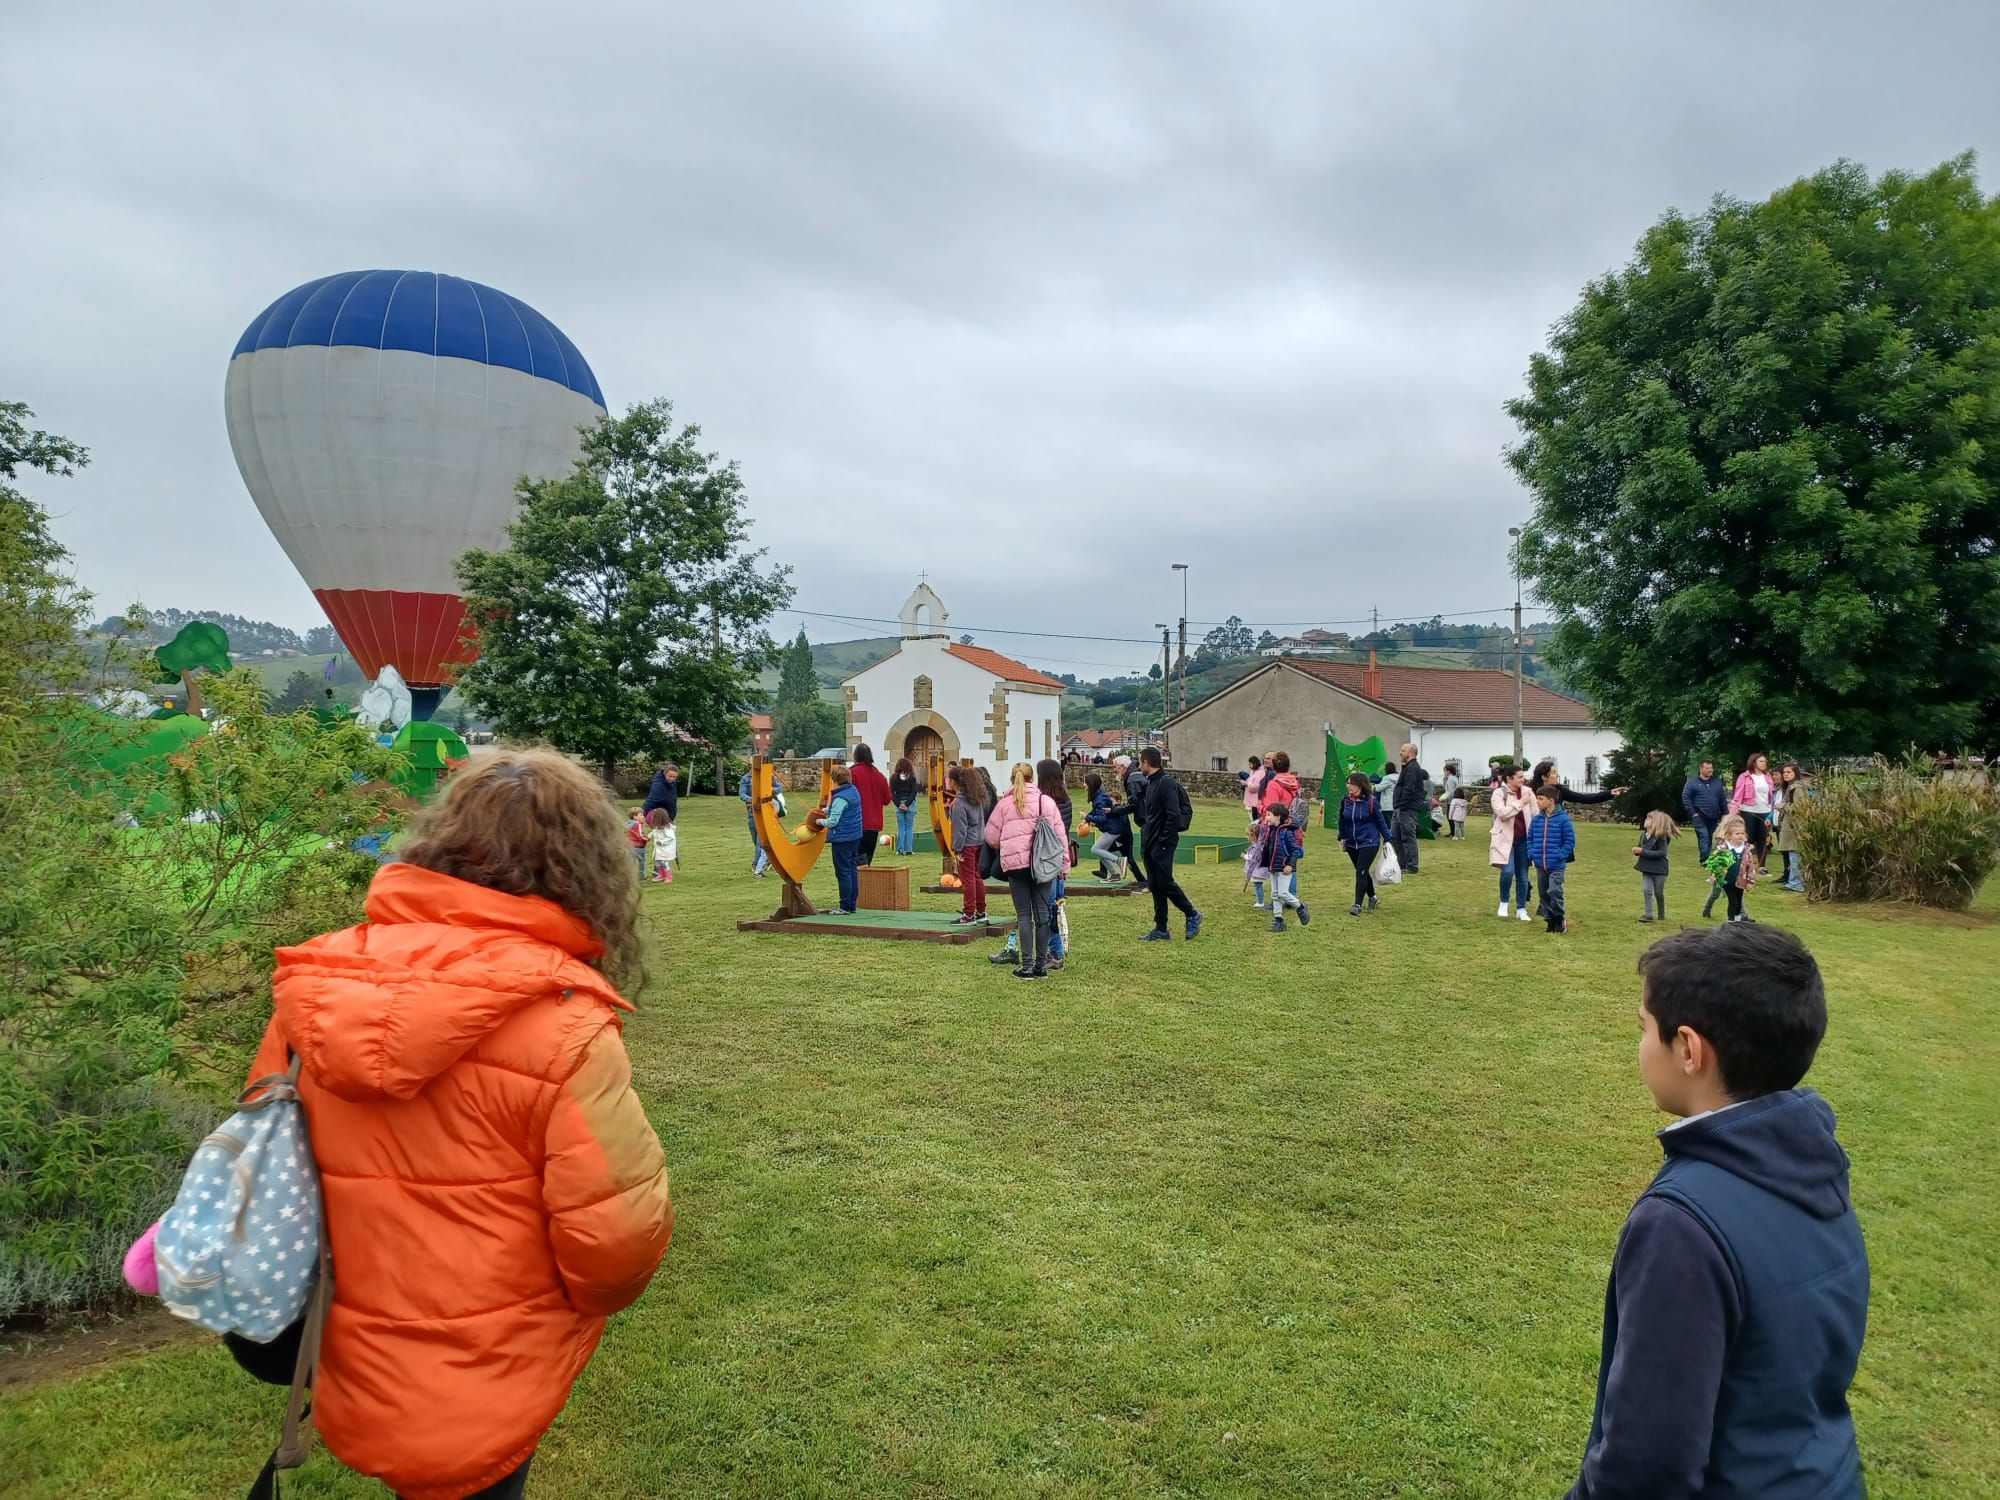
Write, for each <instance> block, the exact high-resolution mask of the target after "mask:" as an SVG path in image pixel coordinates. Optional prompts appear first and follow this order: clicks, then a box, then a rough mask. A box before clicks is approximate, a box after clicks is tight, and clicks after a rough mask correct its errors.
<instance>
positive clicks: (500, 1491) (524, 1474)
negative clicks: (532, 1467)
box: [465, 1453, 535, 1500]
mask: <svg viewBox="0 0 2000 1500" xmlns="http://www.w3.org/2000/svg"><path fill="white" fill-rule="evenodd" d="M534 1461H535V1455H534V1454H532V1453H530V1454H529V1455H528V1456H527V1458H525V1459H523V1460H522V1462H521V1467H520V1468H518V1469H516V1470H515V1471H514V1472H513V1473H511V1474H509V1475H507V1476H506V1477H505V1478H502V1479H496V1480H494V1481H493V1482H492V1483H491V1484H489V1485H487V1486H486V1488H485V1489H483V1490H475V1491H473V1493H471V1494H470V1495H467V1496H466V1497H465V1500H521V1497H522V1496H524V1495H526V1494H527V1493H528V1465H529V1464H531V1463H533V1462H534Z"/></svg>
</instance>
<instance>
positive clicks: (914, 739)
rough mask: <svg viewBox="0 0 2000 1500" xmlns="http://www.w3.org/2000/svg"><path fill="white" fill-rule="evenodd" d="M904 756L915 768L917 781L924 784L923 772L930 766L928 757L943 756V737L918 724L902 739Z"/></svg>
mask: <svg viewBox="0 0 2000 1500" xmlns="http://www.w3.org/2000/svg"><path fill="white" fill-rule="evenodd" d="M902 753H903V754H904V755H907V756H908V757H909V758H910V764H911V765H912V766H915V767H916V770H917V780H918V782H919V783H923V782H924V771H925V768H926V767H927V766H929V765H930V757H931V756H933V755H942V754H944V736H943V735H941V734H939V733H938V732H937V731H936V730H935V729H933V728H931V727H930V725H928V724H919V725H917V726H916V727H915V728H913V729H912V730H911V731H910V732H909V733H908V734H907V735H905V736H904V737H903V751H902Z"/></svg>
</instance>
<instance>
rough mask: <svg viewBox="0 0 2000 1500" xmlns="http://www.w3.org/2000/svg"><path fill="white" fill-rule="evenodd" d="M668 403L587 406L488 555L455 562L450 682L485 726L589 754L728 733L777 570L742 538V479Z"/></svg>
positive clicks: (609, 757) (525, 482)
mask: <svg viewBox="0 0 2000 1500" xmlns="http://www.w3.org/2000/svg"><path fill="white" fill-rule="evenodd" d="M700 436H701V431H700V429H699V428H697V427H693V426H683V427H681V428H680V430H679V431H678V432H677V431H675V429H674V422H673V407H672V405H671V403H669V402H667V401H650V402H646V403H644V404H643V405H639V406H635V407H633V408H632V409H631V410H630V411H628V412H627V413H626V414H625V415H624V416H622V417H616V418H614V417H608V416H607V417H601V418H599V419H598V421H597V422H596V423H595V425H593V426H591V427H589V428H587V429H585V431H584V436H583V454H582V457H580V458H579V459H578V460H577V463H576V467H575V468H574V469H573V470H572V471H571V472H570V473H569V474H567V475H565V476H563V477H561V478H559V479H533V478H528V477H525V476H524V477H523V478H522V480H521V482H520V485H519V492H520V497H521V507H520V514H519V516H518V517H517V518H516V519H515V521H514V523H513V525H512V526H511V527H509V528H508V536H509V539H510V542H511V545H510V546H509V547H508V549H507V550H506V551H504V552H482V551H478V550H474V551H471V552H468V553H466V554H465V556H464V557H462V558H460V559H459V562H458V578H459V585H460V590H461V592H462V593H463V595H464V597H465V608H466V615H467V618H468V620H470V621H472V622H474V623H475V626H476V628H477V630H478V634H479V656H478V659H477V660H475V661H473V662H472V663H471V664H470V665H468V666H467V667H466V668H465V669H464V671H463V673H462V674H461V676H460V679H459V686H460V688H461V689H462V690H463V691H464V692H465V694H466V696H467V698H468V699H469V700H470V701H471V703H472V704H473V705H474V706H475V707H476V708H477V709H478V710H479V711H480V713H481V714H482V715H484V716H486V717H489V718H490V719H491V720H492V721H493V723H494V726H495V728H497V729H498V730H499V731H500V732H501V733H502V734H505V735H511V736H515V737H522V738H540V739H546V740H548V741H550V742H551V743H553V744H555V745H557V746H560V747H561V748H562V749H565V750H568V751H571V752H573V753H575V754H577V755H580V756H582V757H583V758H584V759H586V760H589V761H591V762H594V763H595V764H596V765H598V766H599V767H600V768H601V769H602V770H603V771H604V773H605V774H606V776H607V777H608V776H609V774H610V772H611V769H612V767H614V766H615V765H616V764H618V763H619V762H620V761H625V760H629V759H633V758H635V757H640V756H644V757H647V758H653V757H658V756H661V755H663V754H664V753H665V752H666V750H667V748H668V747H669V745H670V744H672V743H674V742H676V741H677V740H678V741H686V740H705V741H707V742H708V743H710V744H712V745H716V746H728V745H734V744H737V743H739V742H741V740H742V739H743V737H744V734H745V729H744V721H743V711H744V706H745V704H746V703H747V702H748V701H749V699H750V695H751V689H752V678H753V677H754V675H755V674H756V673H757V672H758V671H759V670H761V669H762V667H763V666H764V665H765V663H766V662H767V661H768V660H769V659H770V656H771V654H772V650H773V647H772V644H771V640H770V637H769V636H768V635H766V634H765V633H764V630H763V624H764V621H765V620H767V619H769V618H770V616H771V613H772V612H773V611H774V610H776V609H777V608H779V607H780V606H781V605H783V604H784V603H785V602H786V600H788V599H789V598H790V597H791V586H790V584H789V583H788V582H787V577H788V570H787V569H784V568H776V569H771V570H769V571H765V570H763V569H762V568H760V566H759V564H760V563H761V561H762V559H763V556H764V554H763V553H762V552H747V551H745V550H744V541H745V538H746V536H747V532H748V528H747V523H746V518H745V516H744V497H743V481H742V478H741V476H740V475H739V474H738V473H737V469H736V465H734V464H733V463H730V464H725V463H722V462H720V461H719V460H718V458H717V456H716V455H715V454H713V453H704V452H702V451H701V450H700V448H698V447H697V446H696V443H697V440H698V439H699V438H700Z"/></svg>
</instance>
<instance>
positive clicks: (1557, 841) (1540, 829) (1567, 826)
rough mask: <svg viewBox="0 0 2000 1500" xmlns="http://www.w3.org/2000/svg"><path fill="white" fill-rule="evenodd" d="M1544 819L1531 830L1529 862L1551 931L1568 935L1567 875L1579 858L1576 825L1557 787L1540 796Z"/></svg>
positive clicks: (1537, 820)
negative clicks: (1533, 871) (1565, 914)
mask: <svg viewBox="0 0 2000 1500" xmlns="http://www.w3.org/2000/svg"><path fill="white" fill-rule="evenodd" d="M1535 802H1536V804H1537V805H1538V806H1539V807H1540V808H1541V816H1540V817H1538V818H1536V819H1535V821H1534V822H1533V823H1532V824H1530V825H1529V827H1528V859H1529V862H1530V863H1532V864H1533V865H1534V867H1535V893H1536V895H1537V896H1539V897H1540V898H1541V903H1542V915H1543V916H1544V917H1546V918H1547V919H1548V924H1549V931H1550V932H1568V931H1569V922H1568V921H1567V920H1566V919H1565V917H1564V914H1563V872H1564V871H1566V870H1567V869H1568V868H1569V862H1570V861H1571V860H1573V859H1575V858H1576V824H1574V823H1572V822H1571V821H1570V818H1569V814H1568V813H1567V812H1566V811H1564V809H1563V805H1562V803H1561V802H1559V801H1558V800H1557V799H1556V796H1555V791H1554V789H1553V788H1544V789H1543V790H1542V791H1541V792H1539V793H1537V794H1536V797H1535Z"/></svg>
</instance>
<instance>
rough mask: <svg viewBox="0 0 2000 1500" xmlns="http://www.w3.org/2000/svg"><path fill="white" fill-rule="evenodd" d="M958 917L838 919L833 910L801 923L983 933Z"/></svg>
mask: <svg viewBox="0 0 2000 1500" xmlns="http://www.w3.org/2000/svg"><path fill="white" fill-rule="evenodd" d="M957 915H958V913H957V912H955V911H866V910H863V911H858V912H856V913H855V914H854V915H853V916H851V917H839V916H835V915H834V914H833V913H832V912H830V911H823V912H821V913H820V914H819V915H818V916H814V917H801V918H800V919H799V920H800V921H804V922H827V923H831V924H833V925H835V926H840V927H901V928H905V929H907V930H912V931H914V930H918V929H921V930H923V931H926V932H930V931H943V930H945V929H950V930H952V931H967V930H970V931H972V932H978V931H980V930H981V924H979V923H971V924H968V926H967V927H966V928H961V927H959V925H958V923H957V922H955V921H954V920H953V918H955V917H956V916H957ZM993 925H994V926H995V927H1002V926H1005V927H1011V926H1013V925H1014V919H1013V918H1012V917H1008V918H1006V919H1005V920H1004V921H1003V920H1001V919H999V918H995V919H994V922H993Z"/></svg>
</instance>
